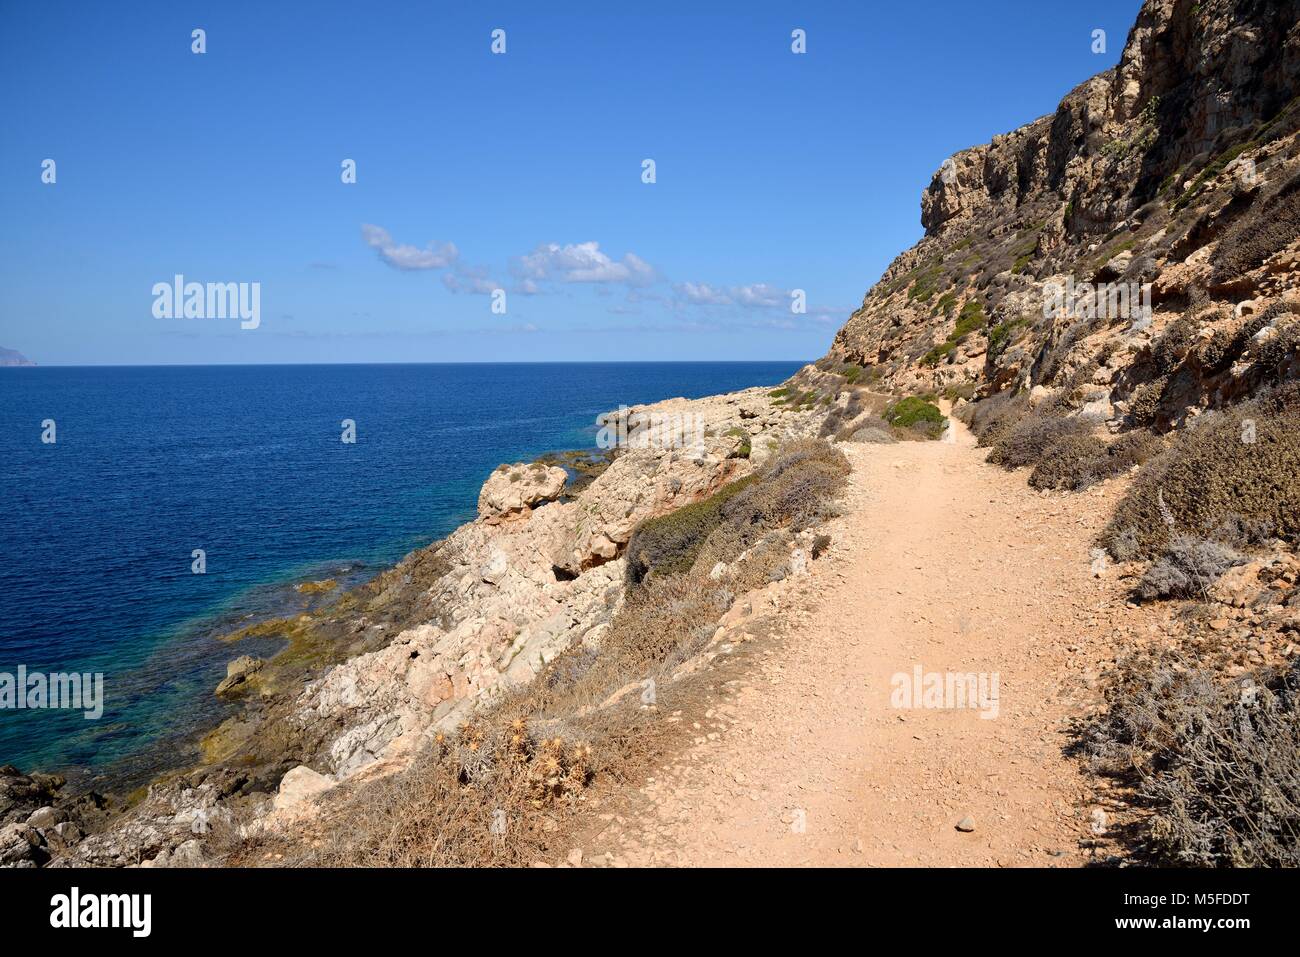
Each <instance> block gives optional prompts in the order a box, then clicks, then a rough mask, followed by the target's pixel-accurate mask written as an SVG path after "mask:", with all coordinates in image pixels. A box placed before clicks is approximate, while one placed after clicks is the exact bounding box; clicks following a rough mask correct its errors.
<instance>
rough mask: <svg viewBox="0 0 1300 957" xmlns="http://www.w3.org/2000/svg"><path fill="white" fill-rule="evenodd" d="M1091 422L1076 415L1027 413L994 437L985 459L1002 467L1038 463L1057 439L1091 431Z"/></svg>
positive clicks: (1012, 467)
mask: <svg viewBox="0 0 1300 957" xmlns="http://www.w3.org/2000/svg"><path fill="white" fill-rule="evenodd" d="M1092 430H1093V425H1092V423H1090V422H1088V421H1086V420H1084V419H1081V418H1079V417H1078V416H1067V417H1054V416H1045V415H1039V414H1033V415H1029V416H1027V417H1025V418H1023V419H1021V420H1020V421H1019V422H1017V423H1016V424H1015V425H1014V426H1012V427H1011V428H1010V429H1009V430H1007V431H1006V432H1005V433H1004V434H1003V436H1002V437H1001V438H1000V439H998V440H997V442H996V443H994V445H993V449H992V451H990V452H989V458H988V460H989V461H990V462H992V463H993V464H994V465H1001V466H1002V467H1003V468H1008V469H1015V468H1020V467H1021V466H1025V465H1037V464H1038V463H1039V462H1041V461H1042V460H1043V457H1044V456H1045V455H1046V454H1047V452H1048V450H1049V449H1051V448H1052V446H1054V445H1055V444H1056V443H1058V442H1060V441H1061V440H1063V439H1065V438H1069V437H1081V436H1085V435H1090V434H1091V433H1092Z"/></svg>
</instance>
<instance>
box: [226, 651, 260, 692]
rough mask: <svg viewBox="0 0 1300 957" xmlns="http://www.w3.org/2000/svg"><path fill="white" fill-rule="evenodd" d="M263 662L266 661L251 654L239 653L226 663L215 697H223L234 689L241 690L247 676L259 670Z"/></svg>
mask: <svg viewBox="0 0 1300 957" xmlns="http://www.w3.org/2000/svg"><path fill="white" fill-rule="evenodd" d="M265 664H266V662H265V661H263V660H262V659H261V658H254V657H253V656H252V655H240V656H239V657H238V658H236V659H235V660H234V661H232V662H230V663H229V664H227V665H226V677H225V678H223V679H222V680H221V683H220V684H219V685H217V690H216V695H217V697H218V698H224V697H225V696H226V695H229V694H231V693H232V692H234V691H236V690H243V686H244V685H245V684H246V683H247V681H248V678H249V676H250V675H253V674H256V673H257V672H259V671H261V670H262V666H263V665H265Z"/></svg>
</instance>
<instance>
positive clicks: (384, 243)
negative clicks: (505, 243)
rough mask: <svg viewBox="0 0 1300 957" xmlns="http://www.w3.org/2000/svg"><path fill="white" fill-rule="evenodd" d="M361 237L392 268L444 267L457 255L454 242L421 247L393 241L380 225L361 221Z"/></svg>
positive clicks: (452, 261) (453, 260)
mask: <svg viewBox="0 0 1300 957" xmlns="http://www.w3.org/2000/svg"><path fill="white" fill-rule="evenodd" d="M361 238H362V239H364V240H365V242H366V245H367V246H369V247H370V248H371V249H375V250H378V252H379V258H380V259H382V260H383V261H384V262H386V263H388V265H390V266H392V267H393V268H394V269H405V270H419V269H446V268H447V267H448V266H450V265H451V264H452V263H454V262H455V261H456V259H457V258H458V257H459V255H460V252H459V251H458V250H457V249H456V246H455V244H454V243H438V244H434V243H429V245H427V246H425V247H424V248H423V249H420V248H419V247H417V246H404V245H399V244H398V243H395V242H393V237H392V236H391V235H390V234H389V232H388V230H386V229H384V228H383V227H382V226H372V225H371V224H370V223H362V225H361Z"/></svg>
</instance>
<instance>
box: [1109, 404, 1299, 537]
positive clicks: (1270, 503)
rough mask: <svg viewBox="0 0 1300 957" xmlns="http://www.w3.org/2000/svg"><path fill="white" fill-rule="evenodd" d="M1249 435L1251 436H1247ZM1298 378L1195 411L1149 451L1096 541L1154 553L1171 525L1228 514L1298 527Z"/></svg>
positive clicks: (1285, 530)
mask: <svg viewBox="0 0 1300 957" xmlns="http://www.w3.org/2000/svg"><path fill="white" fill-rule="evenodd" d="M1251 437H1253V439H1254V441H1248V440H1249V439H1250V438H1251ZM1297 476H1300V383H1292V384H1290V385H1287V386H1284V387H1281V388H1278V389H1276V390H1274V391H1272V392H1269V393H1266V394H1264V395H1262V396H1260V397H1259V398H1257V399H1255V400H1253V401H1251V402H1248V403H1244V404H1242V405H1239V406H1237V407H1236V408H1234V409H1232V410H1231V411H1228V412H1222V413H1210V414H1207V415H1203V416H1201V418H1200V419H1199V420H1198V423H1197V425H1196V426H1195V427H1192V428H1187V429H1184V430H1182V431H1181V432H1180V433H1179V434H1178V437H1177V439H1176V441H1175V442H1174V444H1173V446H1172V447H1171V448H1170V449H1169V450H1168V451H1167V452H1165V453H1164V454H1162V455H1160V456H1158V457H1157V458H1155V459H1153V460H1152V461H1151V462H1150V463H1149V464H1148V465H1147V466H1146V467H1145V468H1144V469H1143V471H1142V472H1141V473H1139V475H1138V478H1137V481H1135V482H1134V483H1133V486H1132V488H1130V489H1129V492H1128V494H1127V495H1126V496H1125V497H1124V499H1123V501H1121V502H1120V504H1119V507H1118V508H1117V509H1116V511H1115V515H1114V517H1113V518H1112V519H1111V521H1110V523H1109V525H1107V527H1106V530H1105V531H1104V532H1103V535H1102V543H1103V544H1104V545H1106V547H1108V548H1109V549H1110V550H1111V553H1112V554H1114V556H1115V557H1116V558H1118V559H1120V560H1121V561H1126V560H1128V559H1130V558H1153V557H1155V556H1157V555H1159V554H1161V553H1163V552H1164V551H1165V549H1166V548H1167V547H1168V544H1169V540H1170V538H1171V537H1172V535H1173V534H1174V533H1175V532H1186V533H1190V534H1198V535H1205V534H1209V533H1211V532H1213V530H1215V529H1217V528H1219V527H1220V526H1222V525H1223V523H1224V522H1227V521H1230V520H1231V521H1240V522H1245V523H1247V524H1250V525H1253V526H1256V527H1267V528H1269V529H1271V530H1272V533H1273V534H1275V535H1278V536H1279V537H1282V538H1285V539H1289V540H1294V539H1295V538H1296V536H1297V534H1300V481H1297Z"/></svg>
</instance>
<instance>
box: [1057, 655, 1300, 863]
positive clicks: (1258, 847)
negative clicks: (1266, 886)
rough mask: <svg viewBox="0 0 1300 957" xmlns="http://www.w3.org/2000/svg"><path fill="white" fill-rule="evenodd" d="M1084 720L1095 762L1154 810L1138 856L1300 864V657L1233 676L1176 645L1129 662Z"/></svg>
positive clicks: (1140, 832)
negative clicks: (1254, 674)
mask: <svg viewBox="0 0 1300 957" xmlns="http://www.w3.org/2000/svg"><path fill="white" fill-rule="evenodd" d="M1105 700H1106V709H1105V711H1104V712H1103V713H1102V714H1101V715H1100V716H1099V717H1098V718H1097V719H1096V720H1094V721H1092V722H1091V723H1090V724H1089V725H1087V726H1086V727H1085V728H1084V729H1083V735H1082V740H1081V741H1080V750H1082V751H1083V752H1084V753H1086V754H1088V755H1089V756H1090V757H1091V759H1092V762H1093V765H1094V767H1095V768H1096V769H1097V770H1099V771H1101V772H1103V773H1108V774H1112V775H1115V776H1117V777H1119V778H1121V779H1122V780H1123V781H1125V782H1126V783H1128V784H1129V785H1131V786H1132V787H1133V788H1134V789H1135V790H1136V792H1137V795H1138V797H1139V800H1140V801H1141V803H1142V804H1143V805H1145V807H1146V809H1147V810H1148V811H1149V814H1148V815H1146V816H1144V817H1143V818H1142V819H1140V821H1139V822H1138V824H1137V834H1136V838H1137V841H1136V845H1137V846H1136V847H1134V849H1133V850H1134V852H1135V854H1137V855H1139V856H1141V857H1145V858H1148V859H1149V860H1150V861H1151V862H1152V863H1157V864H1177V865H1191V866H1195V867H1225V866H1227V867H1296V866H1300V761H1298V760H1297V757H1296V756H1297V754H1300V664H1297V663H1293V664H1292V665H1291V667H1290V668H1289V669H1288V670H1286V671H1275V672H1272V673H1268V674H1265V675H1261V676H1259V679H1258V680H1252V681H1250V682H1249V683H1248V684H1245V685H1244V686H1243V685H1233V684H1224V683H1221V682H1220V681H1218V680H1216V676H1215V675H1214V674H1212V673H1211V672H1208V671H1206V670H1203V669H1198V668H1194V667H1190V666H1189V665H1188V663H1187V662H1185V661H1183V660H1181V659H1180V658H1178V657H1177V656H1176V655H1175V654H1173V653H1171V652H1165V653H1163V654H1162V655H1160V656H1159V657H1155V658H1150V657H1138V656H1131V657H1129V658H1126V659H1122V660H1120V661H1119V662H1117V666H1116V673H1115V675H1114V681H1113V682H1112V683H1111V684H1110V685H1109V686H1108V687H1107V689H1106V692H1105Z"/></svg>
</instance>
